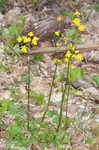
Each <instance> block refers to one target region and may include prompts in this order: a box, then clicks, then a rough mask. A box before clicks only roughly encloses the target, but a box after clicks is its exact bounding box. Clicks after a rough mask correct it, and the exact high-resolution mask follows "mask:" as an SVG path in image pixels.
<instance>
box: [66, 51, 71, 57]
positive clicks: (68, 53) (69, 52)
mask: <svg viewBox="0 0 99 150" xmlns="http://www.w3.org/2000/svg"><path fill="white" fill-rule="evenodd" d="M71 55H72V54H71V51H69V50H68V51H67V53H66V54H65V56H66V57H68V58H69V57H70V56H71Z"/></svg>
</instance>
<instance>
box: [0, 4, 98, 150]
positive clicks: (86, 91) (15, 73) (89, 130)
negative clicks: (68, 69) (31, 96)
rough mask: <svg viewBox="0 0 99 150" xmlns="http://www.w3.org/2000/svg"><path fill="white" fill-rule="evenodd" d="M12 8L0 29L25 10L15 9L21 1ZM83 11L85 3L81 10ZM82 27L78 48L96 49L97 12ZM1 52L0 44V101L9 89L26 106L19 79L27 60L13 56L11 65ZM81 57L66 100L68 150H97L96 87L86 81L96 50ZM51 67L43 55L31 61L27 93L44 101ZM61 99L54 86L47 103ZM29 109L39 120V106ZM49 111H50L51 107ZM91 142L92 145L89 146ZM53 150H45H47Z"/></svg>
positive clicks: (1, 145)
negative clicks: (71, 127)
mask: <svg viewBox="0 0 99 150" xmlns="http://www.w3.org/2000/svg"><path fill="white" fill-rule="evenodd" d="M14 5H15V6H13V7H11V8H9V9H8V11H7V12H6V13H5V14H2V13H0V25H4V26H5V25H6V24H9V23H10V22H11V21H13V20H14V21H16V20H17V19H16V18H17V16H18V15H19V14H20V13H21V12H22V11H24V10H25V8H21V7H18V6H20V5H21V1H20V2H16V3H15V4H14ZM16 5H17V7H16ZM85 8H86V3H85V4H84V5H83V6H82V8H81V10H84V9H85ZM88 13H89V12H88ZM23 14H24V16H25V17H30V16H31V12H27V11H24V13H23ZM85 26H86V31H85V33H82V34H81V37H82V41H83V43H82V45H84V44H85V45H87V47H90V46H92V45H93V46H95V45H99V12H97V11H96V10H95V9H93V10H92V12H91V14H90V16H89V18H88V21H87V22H86V23H85ZM5 29H6V27H5ZM51 46H52V43H51V42H49V41H48V40H46V41H45V42H41V43H40V47H42V48H43V47H51ZM3 49H4V44H3V42H1V43H0V61H1V60H2V62H3V64H4V65H6V66H7V68H8V70H7V71H6V72H3V71H0V100H2V99H3V98H5V99H9V98H11V89H13V90H14V91H15V94H16V95H18V94H19V98H20V99H21V101H22V102H23V103H24V104H27V94H26V92H27V91H26V85H25V83H22V77H23V76H24V75H25V74H26V73H27V69H28V68H27V58H26V56H23V57H22V58H21V59H19V58H18V57H17V56H16V57H15V63H14V64H12V60H11V57H10V56H9V55H5V54H4V53H3ZM83 56H84V61H83V62H82V63H81V66H82V68H83V69H84V77H83V78H82V79H79V80H77V81H76V82H75V83H74V84H73V87H72V89H71V95H70V97H69V110H68V116H69V117H71V118H74V119H75V122H76V124H75V128H74V131H73V135H72V137H71V145H70V150H73V149H74V147H78V149H79V150H99V86H98V85H97V84H96V82H95V81H89V80H88V79H89V78H91V77H93V76H95V75H99V48H94V49H88V51H87V52H83ZM75 65H78V66H79V64H78V62H75ZM54 67H55V65H54V62H53V60H52V54H44V55H43V59H42V61H40V62H38V61H35V63H34V64H32V66H31V68H32V71H31V75H32V77H33V79H32V81H31V90H33V91H35V92H41V93H44V95H45V100H47V99H48V95H49V89H50V84H51V81H52V76H53V70H54ZM77 88H80V90H76V89H77ZM61 95H62V93H61V90H60V85H58V87H57V86H56V87H55V88H54V90H53V94H52V98H51V99H52V100H53V101H54V102H55V103H57V104H59V103H60V99H61ZM30 106H31V114H33V116H34V118H36V117H38V116H41V110H42V106H36V105H34V103H33V102H31V105H30ZM34 106H35V108H34ZM49 108H50V109H53V107H52V106H50V107H49ZM54 109H59V108H58V105H57V106H54ZM11 120H12V116H10V115H8V116H7V117H6V118H5V119H4V120H3V121H4V122H5V124H6V126H8V125H9V124H10V122H11ZM91 138H92V139H93V142H90V139H91ZM88 140H89V141H88ZM38 148H39V147H38ZM39 149H40V148H39ZM54 149H55V148H49V150H54ZM0 150H5V140H4V138H3V137H2V135H0ZM13 150H14V148H13ZM31 150H32V149H31ZM35 150H36V149H35ZM55 150H56V149H55Z"/></svg>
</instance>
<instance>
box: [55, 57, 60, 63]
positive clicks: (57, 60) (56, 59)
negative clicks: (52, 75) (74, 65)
mask: <svg viewBox="0 0 99 150" xmlns="http://www.w3.org/2000/svg"><path fill="white" fill-rule="evenodd" d="M54 62H55V63H61V62H62V61H61V60H60V59H58V58H54Z"/></svg>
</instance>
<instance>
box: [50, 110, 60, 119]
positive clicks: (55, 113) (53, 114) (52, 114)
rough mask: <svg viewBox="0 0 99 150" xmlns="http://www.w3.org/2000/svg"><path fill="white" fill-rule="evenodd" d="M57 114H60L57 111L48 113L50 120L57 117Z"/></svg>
mask: <svg viewBox="0 0 99 150" xmlns="http://www.w3.org/2000/svg"><path fill="white" fill-rule="evenodd" d="M57 114H58V112H57V111H56V110H51V111H48V112H47V115H48V117H50V118H51V117H53V116H55V115H57Z"/></svg>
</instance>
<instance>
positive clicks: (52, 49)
mask: <svg viewBox="0 0 99 150" xmlns="http://www.w3.org/2000/svg"><path fill="white" fill-rule="evenodd" d="M98 48H99V45H95V46H94V45H92V46H90V47H86V46H83V45H79V46H77V47H76V49H78V50H80V51H81V53H83V52H87V51H89V50H95V49H98ZM66 51H67V48H66V47H60V48H57V47H46V48H39V49H34V51H32V52H29V54H30V55H32V54H46V53H55V52H58V53H63V52H66Z"/></svg>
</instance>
